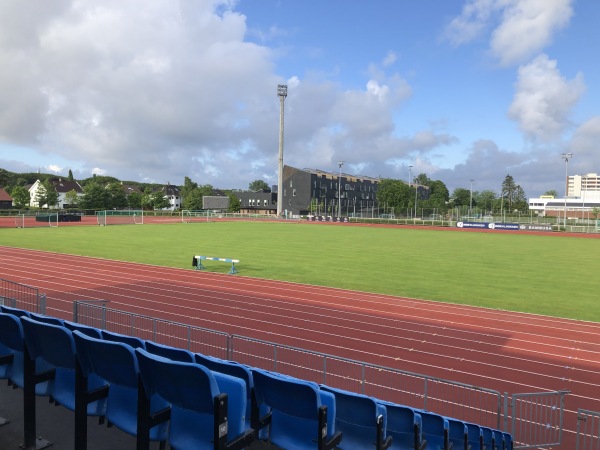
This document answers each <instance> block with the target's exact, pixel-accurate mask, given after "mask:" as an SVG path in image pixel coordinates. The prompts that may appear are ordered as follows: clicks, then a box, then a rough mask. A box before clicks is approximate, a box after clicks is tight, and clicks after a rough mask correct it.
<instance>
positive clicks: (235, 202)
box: [227, 192, 242, 213]
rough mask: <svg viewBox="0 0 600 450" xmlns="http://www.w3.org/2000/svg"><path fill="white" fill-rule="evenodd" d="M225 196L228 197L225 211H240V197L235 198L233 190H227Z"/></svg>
mask: <svg viewBox="0 0 600 450" xmlns="http://www.w3.org/2000/svg"><path fill="white" fill-rule="evenodd" d="M227 197H229V208H228V209H227V211H228V212H233V213H236V212H240V208H241V206H242V202H240V199H239V198H237V197H236V196H235V194H234V193H233V192H228V193H227Z"/></svg>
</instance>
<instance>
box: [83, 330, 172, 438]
mask: <svg viewBox="0 0 600 450" xmlns="http://www.w3.org/2000/svg"><path fill="white" fill-rule="evenodd" d="M73 337H74V338H75V346H76V348H77V358H78V360H79V363H80V366H81V369H82V371H83V373H84V374H86V375H88V376H89V375H91V374H96V375H98V376H100V377H101V378H102V379H104V380H106V381H108V382H109V383H110V387H109V390H108V398H107V405H106V418H107V419H108V421H109V422H110V423H112V424H113V425H115V426H116V427H117V428H119V429H121V430H122V431H125V432H126V433H129V434H131V435H132V436H137V429H138V428H137V406H138V374H139V367H138V360H137V356H136V354H135V351H134V349H133V348H132V347H131V346H129V345H127V344H124V343H122V342H115V341H108V340H104V339H96V338H92V337H89V336H86V335H85V334H83V333H82V332H80V331H74V332H73ZM166 406H167V405H166V404H165V403H164V401H156V402H153V404H152V406H151V410H152V411H157V410H160V409H163V408H164V407H166ZM166 431H167V425H166V424H160V425H157V426H155V427H153V428H152V429H151V430H150V440H153V441H163V440H165V439H166Z"/></svg>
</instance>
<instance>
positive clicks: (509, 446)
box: [502, 433, 513, 450]
mask: <svg viewBox="0 0 600 450" xmlns="http://www.w3.org/2000/svg"><path fill="white" fill-rule="evenodd" d="M502 434H503V436H504V444H503V445H504V446H503V447H502V448H503V450H513V439H512V434H510V433H502Z"/></svg>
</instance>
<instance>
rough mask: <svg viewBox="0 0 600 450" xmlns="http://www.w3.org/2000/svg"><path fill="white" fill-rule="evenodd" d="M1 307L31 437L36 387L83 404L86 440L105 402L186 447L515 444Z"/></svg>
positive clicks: (145, 434) (128, 427)
mask: <svg viewBox="0 0 600 450" xmlns="http://www.w3.org/2000/svg"><path fill="white" fill-rule="evenodd" d="M0 308H1V309H2V311H3V312H2V313H0V378H5V379H8V380H9V383H13V384H14V385H15V386H16V387H20V388H23V389H24V399H25V397H28V398H29V400H28V401H29V403H27V400H24V401H25V403H24V405H32V404H33V406H32V407H27V406H26V407H25V416H26V417H24V419H25V420H24V421H25V422H26V424H31V423H32V424H33V425H32V426H33V428H32V429H33V432H32V431H31V426H30V427H29V429H26V432H25V442H26V443H27V442H28V439H29V442H31V439H32V436H33V439H35V438H36V435H35V399H33V400H34V402H33V403H31V397H32V396H33V394H32V392H33V393H34V394H36V395H46V396H50V397H51V398H53V399H54V400H55V401H56V402H57V403H58V404H61V405H63V406H64V407H66V408H68V409H70V410H74V411H75V425H76V426H75V429H76V430H77V431H76V441H77V442H81V440H82V438H81V436H78V434H81V435H83V436H84V437H86V436H87V432H86V431H87V428H86V426H87V425H83V422H87V416H89V415H99V416H102V415H103V414H105V415H106V418H107V420H108V422H109V425H115V426H116V427H117V428H119V429H121V430H123V431H125V432H126V433H128V434H131V435H133V436H136V438H137V442H138V448H139V449H142V450H143V449H148V448H149V445H150V441H158V442H160V443H161V448H164V446H165V444H166V442H167V441H168V442H169V443H170V446H171V448H174V449H177V450H179V449H184V448H194V449H196V448H206V449H212V448H215V449H228V450H238V449H241V448H243V447H244V446H248V445H249V443H250V442H251V441H252V440H253V439H254V438H256V437H260V439H264V440H268V441H269V442H271V443H272V444H275V445H277V446H279V447H282V448H286V449H315V448H316V449H319V450H321V449H323V450H329V449H333V448H338V449H340V450H346V449H354V448H373V447H375V450H384V449H387V448H390V449H399V450H409V449H411V450H415V449H416V450H425V449H435V450H442V449H449V448H452V450H459V449H460V450H462V449H470V450H484V449H485V450H512V448H513V443H512V437H511V435H510V434H509V433H502V432H501V431H499V430H495V429H492V428H488V427H482V426H479V425H477V424H472V423H465V422H462V421H460V420H457V419H454V418H450V417H443V416H440V415H438V414H435V413H433V412H430V411H425V410H420V409H415V408H410V407H407V406H404V405H399V404H394V403H390V402H386V401H383V400H380V399H376V398H373V397H369V396H365V395H360V394H355V393H353V392H349V391H344V390H340V389H338V388H335V387H332V386H325V385H322V386H319V385H317V384H316V383H313V382H308V381H304V380H300V379H297V378H293V377H290V376H287V375H283V374H279V373H274V372H269V371H265V370H262V369H258V368H251V367H248V366H245V365H243V364H239V363H237V362H234V361H227V360H223V359H219V358H215V357H210V356H206V355H202V354H195V353H192V352H190V351H188V350H184V349H180V348H175V347H171V346H167V345H162V344H158V343H155V342H151V341H144V340H142V339H139V338H136V337H132V336H128V335H124V334H119V333H113V332H108V331H106V330H100V329H97V328H94V327H89V326H85V325H81V324H78V323H74V322H70V321H63V320H61V319H57V318H53V317H49V316H45V315H40V314H36V313H29V312H27V311H24V310H19V309H17V308H10V307H6V306H0ZM4 311H5V312H4ZM191 399H193V401H191ZM200 399H202V401H200ZM31 417H33V422H31ZM215 423H216V424H220V425H221V426H216V427H215ZM1 424H2V419H1V418H0V425H1ZM224 424H226V426H223V425H224ZM26 426H27V425H26ZM342 437H343V439H342ZM81 448H83V447H81Z"/></svg>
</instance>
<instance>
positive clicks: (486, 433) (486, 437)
mask: <svg viewBox="0 0 600 450" xmlns="http://www.w3.org/2000/svg"><path fill="white" fill-rule="evenodd" d="M481 434H482V436H483V446H484V447H485V449H486V450H495V449H494V447H493V443H494V431H493V430H492V429H491V428H488V427H481Z"/></svg>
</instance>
